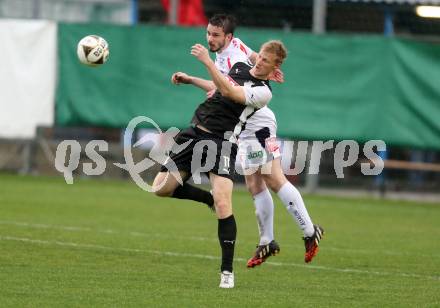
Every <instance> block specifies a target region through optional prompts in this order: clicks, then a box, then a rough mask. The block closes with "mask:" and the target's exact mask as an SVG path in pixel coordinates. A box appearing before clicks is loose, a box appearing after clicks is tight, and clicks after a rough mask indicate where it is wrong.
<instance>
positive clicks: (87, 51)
mask: <svg viewBox="0 0 440 308" xmlns="http://www.w3.org/2000/svg"><path fill="white" fill-rule="evenodd" d="M76 53H77V54H78V59H79V61H81V63H83V64H85V65H89V66H98V65H101V64H104V63H105V62H106V61H107V59H108V56H109V54H110V51H109V47H108V43H107V41H106V40H105V39H103V38H102V37H100V36H97V35H87V36H86V37H84V38H82V39H81V41H79V43H78V48H77V50H76Z"/></svg>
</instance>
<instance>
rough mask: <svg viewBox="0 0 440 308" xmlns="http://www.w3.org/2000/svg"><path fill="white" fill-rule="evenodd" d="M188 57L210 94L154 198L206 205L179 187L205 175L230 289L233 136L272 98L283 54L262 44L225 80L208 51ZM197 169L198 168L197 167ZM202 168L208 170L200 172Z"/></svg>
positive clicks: (204, 198) (272, 44)
mask: <svg viewBox="0 0 440 308" xmlns="http://www.w3.org/2000/svg"><path fill="white" fill-rule="evenodd" d="M191 54H192V55H193V56H195V57H196V58H197V59H198V60H199V61H200V62H201V63H202V64H204V65H205V67H206V69H207V70H208V73H209V74H210V76H211V79H212V81H213V82H214V84H215V85H216V88H217V91H216V93H215V94H214V95H213V96H212V97H210V98H208V99H206V100H205V101H204V102H203V103H202V104H200V105H199V107H198V108H197V110H196V112H195V114H194V117H193V120H192V127H190V128H188V129H186V130H183V131H182V132H180V133H179V135H177V136H176V138H175V141H176V143H177V144H179V145H182V144H185V147H184V149H183V150H181V151H179V152H178V153H174V152H172V153H171V154H170V157H169V159H168V163H165V164H164V166H162V169H161V171H160V172H159V173H158V174H157V176H156V178H155V180H154V184H153V187H156V188H158V189H157V190H156V192H155V193H156V195H158V196H161V197H174V198H179V199H190V200H194V201H199V202H204V203H208V202H210V200H209V196H208V194H209V192H206V191H203V190H201V189H199V188H196V187H194V186H191V185H189V184H188V183H186V182H185V183H184V184H183V185H180V184H179V181H178V179H183V180H187V179H188V178H189V177H190V176H191V175H192V174H195V173H197V172H200V170H202V171H203V172H205V173H207V174H208V176H209V179H210V182H211V186H212V195H213V200H214V203H215V209H216V213H217V217H218V237H219V241H220V246H221V249H222V263H221V268H220V270H221V281H220V287H221V288H233V287H234V275H233V267H232V263H233V257H234V246H235V240H236V233H237V228H236V223H235V218H234V215H233V213H232V202H231V199H232V187H233V182H232V176H233V173H234V166H235V157H236V154H237V144H236V141H237V137H238V135H239V134H240V132H241V130H242V128H243V126H244V124H245V123H246V119H247V118H248V117H249V116H251V115H252V113H253V112H255V110H257V109H259V108H262V107H264V106H265V105H267V104H268V103H269V101H270V100H271V98H272V90H271V88H270V86H269V82H268V78H269V76H270V75H271V74H272V73H273V72H274V70H276V69H279V68H280V66H281V64H282V62H283V60H284V59H285V57H286V55H287V52H286V48H285V47H284V45H283V43H282V42H280V41H269V42H266V43H265V44H263V45H262V47H261V49H260V52H259V53H258V56H257V59H256V63H255V66H253V67H252V68H251V67H250V66H248V65H247V64H245V63H241V62H238V63H236V64H235V65H234V66H233V67H232V68H231V70H230V73H229V75H228V76H224V75H222V73H221V72H220V71H219V70H218V69H217V68H216V66H215V64H214V62H213V61H212V60H211V58H210V57H209V53H208V50H207V49H206V48H205V47H204V46H202V45H201V44H196V45H194V46H193V47H192V49H191ZM202 165H203V167H202ZM206 166H210V167H211V168H210V169H209V170H206V168H204V167H206Z"/></svg>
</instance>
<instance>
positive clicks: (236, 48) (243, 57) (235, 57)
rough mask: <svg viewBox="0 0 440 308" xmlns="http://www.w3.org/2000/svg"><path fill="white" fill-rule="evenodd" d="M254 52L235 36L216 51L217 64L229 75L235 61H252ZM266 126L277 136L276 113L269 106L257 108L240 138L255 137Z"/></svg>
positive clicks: (224, 73)
mask: <svg viewBox="0 0 440 308" xmlns="http://www.w3.org/2000/svg"><path fill="white" fill-rule="evenodd" d="M252 53H253V51H252V49H250V48H249V47H248V46H246V45H245V44H244V43H243V42H242V41H241V40H240V39H239V38H237V37H235V38H233V39H232V41H231V43H230V44H229V46H228V47H227V48H226V49H225V50H223V51H222V52H217V53H216V57H215V66H216V67H217V68H218V70H219V71H220V72H221V73H222V74H223V75H227V74H228V73H229V70H230V69H231V68H232V66H234V64H235V63H237V62H244V63H250V60H249V58H250V56H251V55H252ZM264 127H268V128H269V130H270V136H271V137H275V136H276V129H277V121H276V118H275V115H274V113H273V112H272V110H270V109H269V108H268V107H263V108H261V109H259V110H257V111H256V112H255V113H254V114H253V115H252V116H251V117H250V118H249V119H248V120H247V121H246V127H245V129H244V130H243V131H242V132H241V134H240V139H243V138H255V132H256V131H258V130H260V129H262V128H264Z"/></svg>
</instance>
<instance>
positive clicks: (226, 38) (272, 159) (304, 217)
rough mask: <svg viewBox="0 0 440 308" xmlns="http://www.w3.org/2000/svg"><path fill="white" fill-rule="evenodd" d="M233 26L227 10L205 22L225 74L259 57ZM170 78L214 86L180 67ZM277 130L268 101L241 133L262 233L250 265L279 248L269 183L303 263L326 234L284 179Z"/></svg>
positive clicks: (244, 164)
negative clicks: (299, 238) (298, 240)
mask: <svg viewBox="0 0 440 308" xmlns="http://www.w3.org/2000/svg"><path fill="white" fill-rule="evenodd" d="M234 30H235V19H234V17H232V16H231V15H224V14H217V15H214V16H213V17H212V18H210V20H209V24H208V26H207V31H206V38H207V42H208V45H209V49H210V51H211V52H215V53H216V59H215V65H216V66H217V68H218V69H219V71H220V72H222V73H223V74H225V75H227V74H228V73H229V70H230V69H231V68H232V67H233V66H234V64H235V63H237V62H245V63H249V64H250V65H253V64H254V63H256V59H257V56H258V54H257V53H255V52H254V51H252V49H250V48H249V47H247V46H246V45H245V44H244V43H243V42H242V41H241V40H240V39H239V38H237V37H234V36H233V34H234ZM274 52H277V51H274ZM270 79H271V80H274V81H277V82H283V81H284V77H283V73H282V72H281V71H280V70H277V71H275V73H274V74H273V75H272V76H271V78H270ZM171 81H172V83H174V84H176V85H179V84H192V85H195V86H197V87H199V88H202V89H203V90H205V91H207V95H208V96H210V95H212V93H213V91H215V85H214V83H213V82H212V81H210V80H205V79H202V78H198V77H194V76H189V75H187V74H185V73H182V72H177V73H174V74H173V76H172V77H171ZM276 129H277V122H276V119H275V115H274V113H273V112H272V111H271V110H270V109H269V108H268V107H267V106H266V107H263V108H261V109H259V110H258V111H256V112H255V113H254V114H253V115H252V116H251V117H250V118H249V119H248V120H247V122H246V126H245V129H244V130H243V131H242V133H241V134H240V136H239V138H240V142H239V152H238V156H239V159H240V161H241V164H242V167H243V169H244V170H245V179H246V186H247V188H248V190H249V192H250V193H251V194H252V196H253V200H254V205H255V213H256V216H257V223H258V229H259V233H260V242H259V244H258V245H257V249H256V251H255V253H254V255H253V257H252V258H250V259H249V260H248V262H247V266H248V267H249V268H251V267H254V266H257V265H260V264H262V263H263V262H264V261H266V259H267V258H268V257H269V256H272V255H276V254H277V253H278V252H279V251H280V247H279V245H278V243H277V242H276V241H275V240H274V232H273V215H274V214H273V213H274V209H273V208H274V204H273V200H272V196H271V194H270V192H269V190H268V188H267V187H269V188H270V189H271V190H272V191H274V192H275V193H277V194H278V196H279V198H280V199H281V201H282V202H283V203H284V205H285V206H286V208H287V211H288V212H289V213H290V214H291V216H292V217H293V219H294V220H295V221H296V223H297V225H298V226H299V228H300V229H301V230H302V232H303V234H304V237H303V240H304V244H305V256H304V260H305V262H306V263H308V262H310V261H311V260H312V259H313V257H314V256H315V255H316V254H317V252H318V245H319V241H320V240H321V238H322V235H323V234H324V230H323V229H322V228H321V227H320V226H318V225H314V224H313V223H312V221H311V219H310V216H309V214H308V212H307V209H306V207H305V205H304V201H303V199H302V197H301V195H300V193H299V191H298V190H297V189H296V188H295V187H294V186H293V185H292V184H291V183H290V182H289V181H288V180H287V179H286V177H285V175H284V173H283V171H282V168H281V162H280V160H281V159H280V150H279V146H278V144H277V142H276Z"/></svg>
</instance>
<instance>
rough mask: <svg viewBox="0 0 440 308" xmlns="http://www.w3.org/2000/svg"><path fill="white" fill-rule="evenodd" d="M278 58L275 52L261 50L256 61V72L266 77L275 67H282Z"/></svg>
mask: <svg viewBox="0 0 440 308" xmlns="http://www.w3.org/2000/svg"><path fill="white" fill-rule="evenodd" d="M276 60H277V56H276V55H275V54H273V53H270V52H265V51H261V50H260V52H259V53H258V56H257V60H256V61H255V66H254V69H255V70H254V72H255V73H256V75H257V76H260V77H264V78H266V77H267V76H269V74H270V73H272V71H273V70H274V69H276V68H279V67H280V66H279V64H277V62H276Z"/></svg>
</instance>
